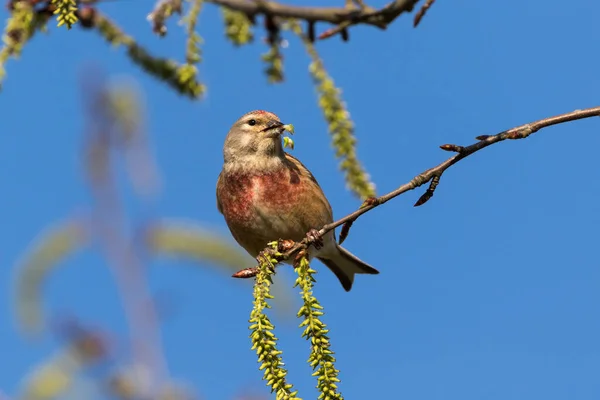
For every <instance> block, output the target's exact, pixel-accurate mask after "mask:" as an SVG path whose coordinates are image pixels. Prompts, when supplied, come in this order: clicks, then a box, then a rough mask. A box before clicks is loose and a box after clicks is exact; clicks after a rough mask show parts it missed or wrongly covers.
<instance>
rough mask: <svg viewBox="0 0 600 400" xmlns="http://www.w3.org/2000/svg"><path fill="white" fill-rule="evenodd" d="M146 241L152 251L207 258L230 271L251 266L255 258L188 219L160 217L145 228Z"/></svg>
mask: <svg viewBox="0 0 600 400" xmlns="http://www.w3.org/2000/svg"><path fill="white" fill-rule="evenodd" d="M147 233H148V234H147V236H146V239H147V244H148V246H149V248H150V249H151V250H152V251H153V252H155V253H162V254H163V255H167V256H173V257H181V258H187V259H191V260H193V261H210V262H214V263H216V264H218V265H219V266H221V267H225V268H226V269H227V270H229V271H231V272H236V271H238V270H240V269H244V268H248V267H251V266H253V265H254V264H255V261H254V260H253V259H252V258H251V257H250V256H249V255H248V254H246V252H244V251H243V250H242V249H241V248H240V247H238V246H237V245H235V244H234V243H232V242H231V241H230V240H227V239H225V238H223V237H221V236H219V235H217V234H215V233H214V232H211V231H209V230H207V229H204V228H202V227H201V226H200V225H198V224H195V223H193V222H190V221H176V220H171V219H169V220H165V219H163V220H161V221H160V222H159V223H155V224H153V225H152V226H151V227H150V229H149V230H148V232H147Z"/></svg>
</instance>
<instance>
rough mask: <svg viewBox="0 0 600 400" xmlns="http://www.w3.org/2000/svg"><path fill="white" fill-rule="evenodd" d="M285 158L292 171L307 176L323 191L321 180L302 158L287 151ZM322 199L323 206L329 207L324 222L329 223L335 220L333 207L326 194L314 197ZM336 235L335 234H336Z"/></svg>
mask: <svg viewBox="0 0 600 400" xmlns="http://www.w3.org/2000/svg"><path fill="white" fill-rule="evenodd" d="M285 158H286V161H287V162H288V165H289V166H290V169H291V170H292V171H295V172H296V173H298V174H299V175H301V176H305V177H307V178H309V179H310V181H311V182H312V183H313V184H314V185H315V186H316V188H317V189H318V190H319V191H320V192H321V193H323V189H321V186H320V185H319V182H317V179H316V178H315V177H314V175H313V174H312V173H311V172H310V171H309V170H308V168H306V167H305V166H304V164H302V163H301V162H300V160H298V159H297V158H296V157H294V156H292V155H290V154H288V153H285ZM319 200H320V201H322V202H323V204H322V206H323V207H325V208H326V209H327V213H328V215H327V221H326V222H324V223H329V222H331V221H333V211H332V209H331V205H330V204H329V201H327V198H326V197H325V194H323V195H322V196H320V198H319V199H314V201H319ZM315 228H317V229H318V228H320V226H319V227H315ZM334 235H335V234H334Z"/></svg>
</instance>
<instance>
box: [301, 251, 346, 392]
mask: <svg viewBox="0 0 600 400" xmlns="http://www.w3.org/2000/svg"><path fill="white" fill-rule="evenodd" d="M294 270H295V271H296V273H297V274H298V278H297V279H296V283H295V284H294V287H296V286H299V287H300V288H301V289H302V291H301V295H302V302H303V304H302V307H300V310H299V311H298V317H299V318H303V319H304V320H303V321H302V323H301V324H300V327H301V328H304V331H303V332H302V337H305V338H306V339H307V340H310V356H309V357H308V363H309V364H310V366H311V367H312V369H313V370H314V372H313V376H316V377H317V389H318V390H319V399H324V400H334V399H337V400H342V399H343V397H342V394H341V393H340V392H339V391H338V387H337V384H338V382H339V381H340V380H339V378H338V375H339V373H340V371H339V370H337V369H336V368H335V365H334V364H335V358H334V356H333V354H334V353H333V351H331V350H330V346H331V344H330V342H329V335H328V333H329V330H328V329H326V325H325V324H324V323H323V322H322V321H321V316H323V307H321V305H320V304H319V302H318V301H317V299H316V298H315V296H314V295H313V291H312V289H313V284H314V282H315V278H314V277H313V274H316V271H315V270H314V269H312V268H311V267H310V263H309V262H308V258H307V256H306V254H304V255H303V256H302V257H301V258H300V260H299V261H298V262H296V264H295V265H294Z"/></svg>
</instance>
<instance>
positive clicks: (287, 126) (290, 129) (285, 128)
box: [282, 124, 294, 135]
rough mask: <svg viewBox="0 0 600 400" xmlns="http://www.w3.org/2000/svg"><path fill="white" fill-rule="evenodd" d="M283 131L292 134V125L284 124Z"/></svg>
mask: <svg viewBox="0 0 600 400" xmlns="http://www.w3.org/2000/svg"><path fill="white" fill-rule="evenodd" d="M282 128H283V130H284V131H288V132H289V133H290V134H292V135H293V134H294V125H292V124H285V125H283V126H282Z"/></svg>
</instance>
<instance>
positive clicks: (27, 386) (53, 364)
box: [19, 346, 84, 400]
mask: <svg viewBox="0 0 600 400" xmlns="http://www.w3.org/2000/svg"><path fill="white" fill-rule="evenodd" d="M83 361H84V360H83V359H82V358H81V357H79V356H78V355H77V353H76V352H74V351H73V349H72V347H71V346H67V347H66V348H63V349H61V350H59V351H58V352H57V353H56V354H54V355H53V356H51V357H49V358H48V359H47V360H45V361H43V362H42V363H40V364H39V365H38V366H37V367H35V368H34V369H33V371H32V372H31V374H30V375H29V376H28V377H27V378H25V380H24V382H23V389H22V391H21V395H20V396H19V398H21V399H26V400H46V399H54V398H56V397H58V396H60V395H63V394H64V393H65V392H66V391H67V390H69V388H70V387H71V385H72V384H73V382H74V380H75V377H76V374H77V373H78V372H79V371H80V370H81V368H82V367H83V366H84V363H83Z"/></svg>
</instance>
